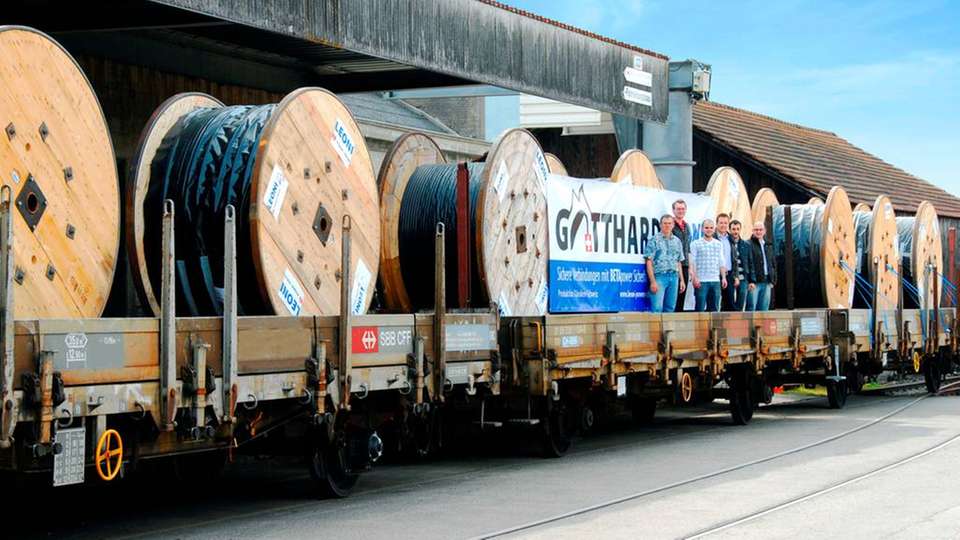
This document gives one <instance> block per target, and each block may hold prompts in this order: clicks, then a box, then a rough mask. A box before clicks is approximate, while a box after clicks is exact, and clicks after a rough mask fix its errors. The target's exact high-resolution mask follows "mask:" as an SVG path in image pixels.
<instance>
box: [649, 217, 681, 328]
mask: <svg viewBox="0 0 960 540" xmlns="http://www.w3.org/2000/svg"><path fill="white" fill-rule="evenodd" d="M673 226H674V223H673V216H671V215H670V214H664V215H663V216H661V217H660V234H658V235H655V236H654V237H653V238H651V239H650V240H649V241H648V242H647V253H646V258H647V280H648V281H649V283H650V311H652V312H654V313H660V312H662V311H664V308H666V310H667V311H673V306H674V305H676V303H677V295H678V294H680V293H683V291H684V289H685V288H686V283H684V280H683V271H682V268H681V263H682V262H683V261H684V256H683V243H682V242H681V241H680V239H679V238H677V237H676V236H675V235H674V234H673Z"/></svg>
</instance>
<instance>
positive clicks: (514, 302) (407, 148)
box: [379, 129, 549, 315]
mask: <svg viewBox="0 0 960 540" xmlns="http://www.w3.org/2000/svg"><path fill="white" fill-rule="evenodd" d="M443 162H444V160H443V157H442V155H441V154H440V153H439V149H438V148H437V146H436V144H435V143H433V141H431V140H430V139H429V137H428V136H427V135H424V134H412V135H407V136H405V137H401V138H400V139H399V140H397V141H396V142H395V143H394V146H393V148H391V150H390V151H389V152H388V153H387V157H386V158H385V159H384V162H383V165H382V166H381V172H380V177H379V181H380V194H381V207H382V213H381V220H382V227H383V231H384V240H383V245H382V246H381V255H382V256H383V257H384V258H383V261H382V266H383V268H384V272H383V276H382V279H381V283H382V285H383V293H384V302H385V304H386V306H387V308H388V309H390V310H395V311H411V310H412V309H416V308H417V307H418V306H424V305H426V304H427V303H428V301H429V302H432V299H429V300H428V299H426V298H414V297H413V294H412V292H411V290H412V288H411V286H410V285H411V284H409V283H406V282H405V281H404V279H403V271H404V268H403V263H402V259H403V255H402V253H401V252H400V248H401V242H400V237H401V236H402V231H400V230H399V228H400V227H398V224H399V223H400V221H401V219H400V213H401V209H402V207H403V204H404V195H405V194H406V195H407V196H408V197H409V196H411V195H410V194H409V193H408V192H407V187H408V186H409V185H410V182H411V178H412V177H413V176H414V175H415V174H423V173H422V172H421V173H418V172H417V170H416V169H417V168H418V167H422V166H424V165H433V164H442V163H443ZM449 166H450V167H452V168H455V167H456V166H455V165H453V164H450V165H449ZM547 167H548V162H547V161H546V159H545V157H544V155H543V152H542V150H541V149H540V145H539V143H537V141H536V139H535V138H534V137H533V135H531V134H530V133H529V132H528V131H526V130H523V129H510V130H507V131H505V132H504V133H502V134H501V135H500V136H499V137H498V138H497V140H496V141H495V142H494V143H493V146H492V147H491V149H490V152H489V153H488V154H487V159H486V161H485V162H484V165H483V168H482V172H480V173H479V174H480V176H479V177H476V178H474V177H471V180H470V181H471V185H472V184H473V182H474V181H479V182H480V186H481V187H480V192H479V195H478V198H477V201H476V208H475V213H474V219H475V227H474V229H475V235H474V236H473V237H472V238H471V244H472V247H473V254H472V255H473V257H472V261H471V264H473V265H476V271H477V272H476V273H477V274H478V275H479V278H480V280H481V283H480V284H479V285H480V286H481V287H482V289H484V290H482V291H477V290H476V289H473V291H472V296H473V304H474V305H479V304H478V300H483V301H486V302H492V303H495V304H496V305H498V306H499V309H500V311H501V313H503V314H506V315H542V314H543V313H545V312H546V307H547V306H546V298H547V288H546V287H547V249H548V245H547V238H548V237H547V213H546V183H545V180H546V177H547V174H549V170H548V168H547ZM471 174H474V173H471ZM452 177H453V176H452V175H451V178H452ZM411 204H412V203H411ZM446 234H447V235H450V234H454V233H453V231H452V230H451V229H450V228H448V229H447V231H446ZM446 257H447V261H448V268H449V267H450V264H451V259H452V258H454V260H455V257H456V254H455V253H450V252H449V251H448V252H447V253H446ZM421 263H423V264H430V263H429V261H421ZM410 264H412V263H410ZM407 270H409V269H407ZM449 273H450V271H449V270H448V274H449ZM408 279H409V278H408ZM422 289H425V288H422Z"/></svg>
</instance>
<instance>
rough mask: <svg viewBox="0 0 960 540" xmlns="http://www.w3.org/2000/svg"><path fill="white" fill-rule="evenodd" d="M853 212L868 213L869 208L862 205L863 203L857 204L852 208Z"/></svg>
mask: <svg viewBox="0 0 960 540" xmlns="http://www.w3.org/2000/svg"><path fill="white" fill-rule="evenodd" d="M853 211H854V212H869V211H870V206H869V205H867V204H864V203H857V205H856V206H854V207H853Z"/></svg>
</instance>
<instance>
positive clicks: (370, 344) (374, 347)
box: [351, 326, 380, 354]
mask: <svg viewBox="0 0 960 540" xmlns="http://www.w3.org/2000/svg"><path fill="white" fill-rule="evenodd" d="M352 330H353V333H352V334H351V337H352V339H351V343H352V345H351V349H352V351H353V352H355V353H360V354H365V353H375V352H378V351H379V350H380V339H379V335H380V330H379V329H378V328H377V327H376V326H355V327H353V328H352Z"/></svg>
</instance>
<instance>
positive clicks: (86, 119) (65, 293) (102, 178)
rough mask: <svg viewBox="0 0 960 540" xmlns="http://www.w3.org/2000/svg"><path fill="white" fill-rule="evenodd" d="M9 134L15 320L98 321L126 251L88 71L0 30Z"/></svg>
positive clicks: (113, 174) (6, 173)
mask: <svg viewBox="0 0 960 540" xmlns="http://www.w3.org/2000/svg"><path fill="white" fill-rule="evenodd" d="M0 129H3V130H4V132H3V133H2V134H0V171H2V178H3V180H2V181H3V185H4V186H6V187H8V188H10V197H11V199H12V200H11V205H12V206H11V208H12V211H13V216H12V221H13V237H14V246H13V252H14V260H13V268H14V276H13V281H14V290H13V295H14V298H15V301H14V304H15V308H14V316H15V317H16V318H18V319H39V318H76V317H81V318H82V317H98V316H99V315H100V314H101V313H102V312H103V308H104V306H105V305H106V302H107V296H108V295H109V294H110V287H111V285H112V283H113V275H114V269H115V267H116V261H117V248H118V247H119V244H120V191H119V184H118V181H117V165H116V160H115V158H114V153H113V143H112V142H111V140H110V132H109V129H108V128H107V122H106V120H105V119H104V115H103V110H102V109H101V108H100V102H99V101H97V96H96V95H95V94H94V91H93V88H92V87H91V86H90V82H89V81H88V80H87V78H86V76H85V75H84V74H83V72H82V71H81V70H80V67H79V66H78V65H77V63H76V62H75V61H74V59H73V58H72V57H71V56H70V55H69V54H68V53H67V52H66V50H64V49H63V47H61V46H60V44H58V43H57V42H56V41H54V40H53V39H52V38H50V37H49V36H47V35H45V34H43V33H41V32H39V31H37V30H33V29H30V28H25V27H19V26H0Z"/></svg>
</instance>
